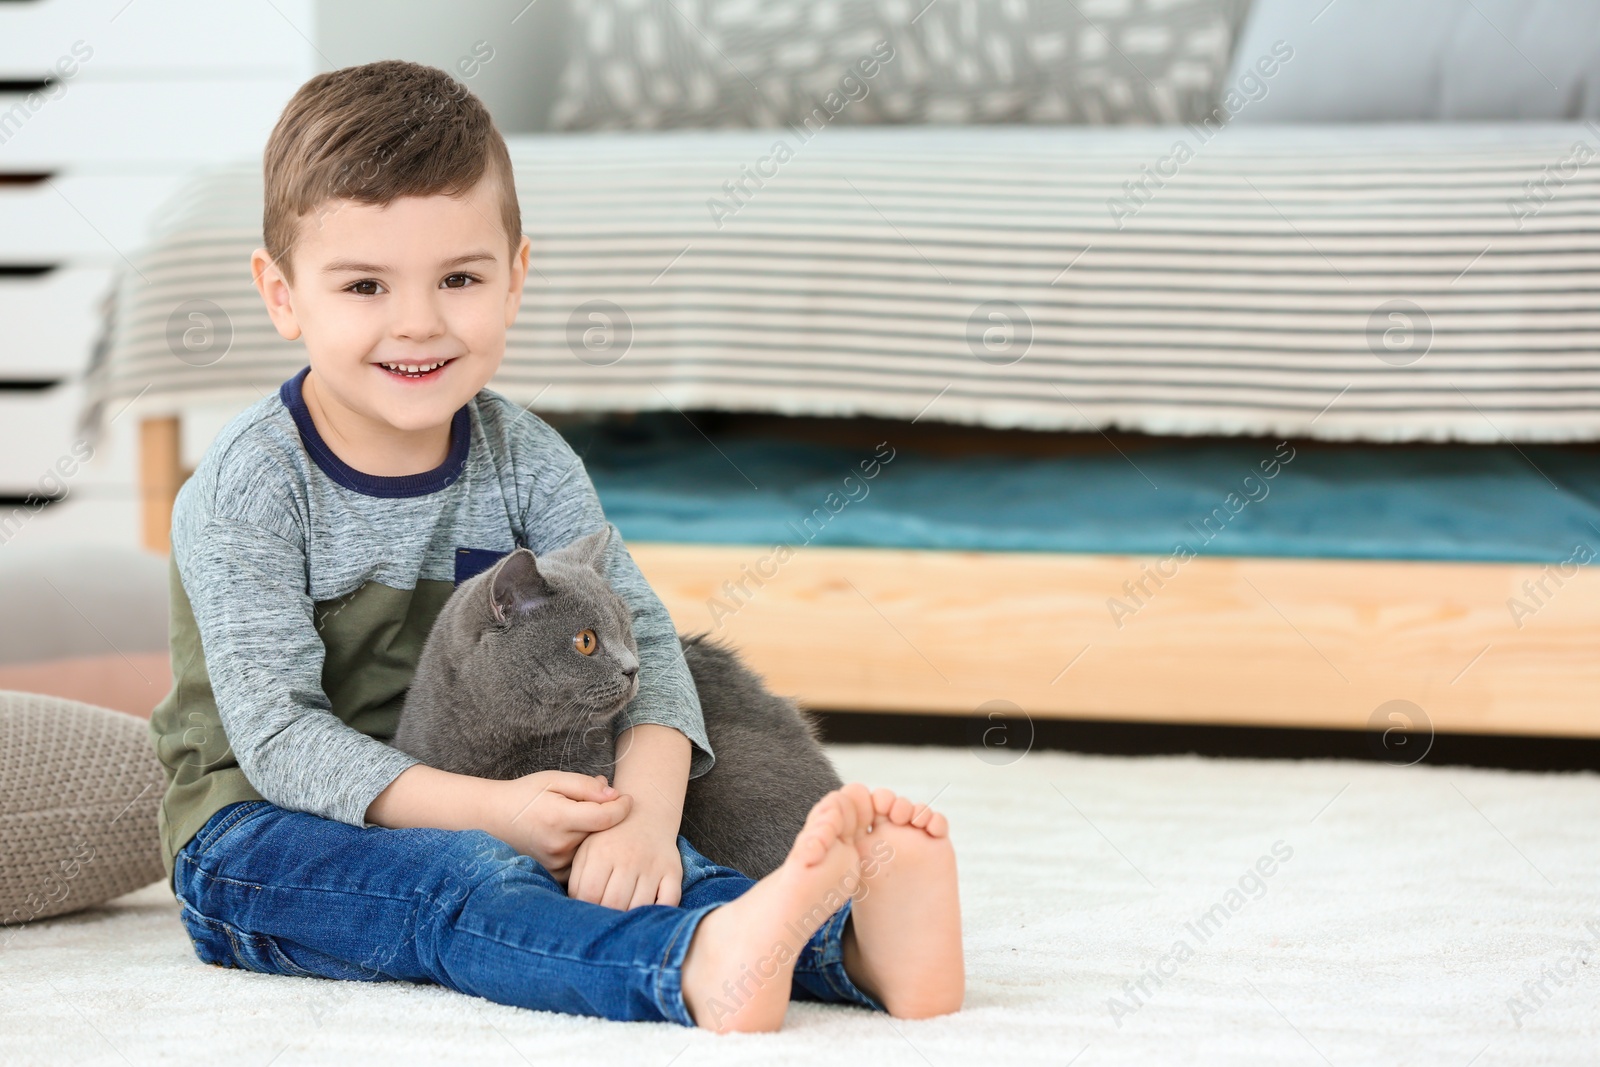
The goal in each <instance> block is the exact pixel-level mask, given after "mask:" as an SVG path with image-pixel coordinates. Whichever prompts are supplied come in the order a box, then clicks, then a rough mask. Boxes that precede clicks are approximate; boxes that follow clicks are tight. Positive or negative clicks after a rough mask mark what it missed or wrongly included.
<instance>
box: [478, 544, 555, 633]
mask: <svg viewBox="0 0 1600 1067" xmlns="http://www.w3.org/2000/svg"><path fill="white" fill-rule="evenodd" d="M550 595H551V589H550V585H549V583H547V582H546V581H545V580H544V575H542V574H540V573H539V567H538V564H537V562H536V561H535V560H534V558H533V552H532V551H531V550H529V549H526V548H517V549H513V550H512V551H511V552H509V553H507V554H506V555H505V557H504V558H503V559H501V560H500V562H498V563H496V564H495V567H494V572H493V573H492V574H490V575H489V613H490V614H491V615H493V616H494V621H495V622H497V623H504V622H505V621H506V619H508V618H510V617H511V616H512V615H526V614H528V613H529V612H531V611H533V610H534V609H536V608H538V607H539V605H540V604H542V603H544V602H545V600H547V599H549V597H550Z"/></svg>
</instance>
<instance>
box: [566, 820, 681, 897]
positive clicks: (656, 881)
mask: <svg viewBox="0 0 1600 1067" xmlns="http://www.w3.org/2000/svg"><path fill="white" fill-rule="evenodd" d="M660 815H661V813H660V811H659V809H646V808H635V809H634V811H633V813H632V814H631V815H629V816H628V817H627V818H626V819H623V820H622V822H620V823H618V824H617V825H615V826H613V827H611V828H610V829H609V830H597V831H595V832H594V833H592V834H590V835H589V836H588V837H586V838H584V840H583V842H582V843H581V844H580V845H578V848H577V851H576V853H575V854H574V855H573V858H572V872H571V878H570V880H569V881H568V882H567V895H568V896H569V897H572V898H573V899H574V900H587V901H589V902H590V903H592V904H604V905H605V906H606V907H608V908H617V909H619V910H621V911H626V910H628V909H629V908H637V907H639V906H640V905H643V904H669V905H676V904H677V903H678V902H679V900H680V899H681V897H682V894H683V860H682V858H681V857H680V856H679V855H678V827H677V825H676V824H671V825H668V824H667V822H666V820H665V819H664V818H662V817H660Z"/></svg>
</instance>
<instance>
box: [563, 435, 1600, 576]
mask: <svg viewBox="0 0 1600 1067" xmlns="http://www.w3.org/2000/svg"><path fill="white" fill-rule="evenodd" d="M780 425H781V424H780ZM703 431H704V432H703ZM563 433H564V434H565V435H566V436H567V438H568V439H569V440H570V441H571V442H572V444H573V447H574V449H575V450H576V451H578V452H579V453H580V454H581V455H582V456H583V459H584V466H585V468H586V469H587V471H588V473H589V476H590V478H591V479H592V480H593V481H594V484H595V489H596V491H597V492H598V493H599V494H600V501H601V504H602V506H603V507H604V508H605V511H606V515H607V517H608V518H609V519H610V520H611V521H612V522H614V523H615V524H616V525H617V528H618V529H619V530H620V531H621V532H622V535H623V536H624V537H625V538H627V539H628V540H629V541H637V542H647V541H648V542H669V543H686V544H744V545H757V546H762V547H763V548H771V547H773V546H780V545H786V546H788V547H789V548H790V549H792V550H800V549H802V548H804V547H806V546H810V545H819V546H820V545H827V546H835V547H845V546H861V547H873V548H911V549H933V550H944V551H983V552H995V551H1009V552H1070V553H1092V554H1129V555H1140V556H1157V557H1163V558H1165V557H1176V560H1177V561H1178V562H1182V561H1183V560H1185V559H1187V558H1189V557H1191V556H1253V557H1287V558H1323V559H1376V560H1436V561H1457V562H1504V563H1536V564H1565V565H1567V566H1566V570H1567V572H1571V571H1572V570H1573V568H1575V567H1578V566H1583V565H1586V564H1588V563H1589V562H1591V561H1593V560H1594V559H1596V558H1600V449H1597V448H1595V447H1593V446H1583V445H1567V446H1549V445H1547V446H1531V447H1527V448H1519V447H1516V446H1511V445H1479V446H1467V445H1433V444H1424V445H1404V446H1394V445H1374V444H1346V443H1335V442H1318V441H1296V442H1283V443H1280V442H1274V441H1270V440H1265V439H1254V440H1230V439H1205V440H1201V441H1184V440H1178V439H1172V438H1166V439H1162V438H1152V439H1149V440H1148V441H1146V442H1144V443H1142V444H1141V443H1140V442H1139V441H1138V439H1134V438H1124V439H1123V440H1121V441H1120V442H1118V443H1116V444H1111V443H1109V442H1106V441H1104V440H1102V439H1101V438H1098V437H1095V438H1093V439H1092V440H1090V441H1086V442H1078V443H1077V445H1076V446H1075V447H1074V448H1073V449H1072V451H1071V453H1070V454H1063V455H1020V454H1009V455H1008V454H1003V453H1001V452H998V451H995V452H986V453H969V454H963V455H959V456H952V455H949V454H941V453H948V452H949V451H950V450H949V449H942V450H940V451H938V452H936V451H934V450H931V449H929V448H927V447H919V446H918V445H916V444H907V443H906V442H905V441H903V440H901V441H896V440H895V439H893V435H891V439H890V440H887V441H883V442H881V443H869V444H843V443H836V444H828V443H818V442H815V441H805V440H802V439H801V438H800V437H798V436H797V435H795V434H793V433H788V432H784V431H781V430H778V429H776V428H774V429H771V430H763V431H757V432H738V433H730V432H719V431H718V430H717V429H715V428H714V427H712V426H710V425H709V424H701V425H699V426H698V427H697V426H692V425H690V424H689V423H688V422H687V421H685V420H684V419H683V418H682V417H681V416H679V415H676V414H673V413H652V414H649V415H644V416H640V417H639V418H638V419H636V420H633V421H631V422H629V423H626V424H622V423H619V422H617V421H614V420H592V421H586V422H585V423H583V424H579V425H571V426H567V427H564V428H563ZM1096 446H1098V447H1096Z"/></svg>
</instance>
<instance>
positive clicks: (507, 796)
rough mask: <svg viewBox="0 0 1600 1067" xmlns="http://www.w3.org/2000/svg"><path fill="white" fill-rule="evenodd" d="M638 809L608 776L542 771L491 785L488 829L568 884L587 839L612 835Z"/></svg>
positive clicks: (487, 802)
mask: <svg viewBox="0 0 1600 1067" xmlns="http://www.w3.org/2000/svg"><path fill="white" fill-rule="evenodd" d="M632 810H633V798H632V797H629V796H625V795H622V794H619V793H618V792H617V791H616V790H615V789H614V788H612V786H611V785H610V784H609V783H607V782H606V779H605V775H602V774H597V775H594V776H592V777H591V776H589V775H584V774H572V773H569V772H567V771H539V772H537V773H534V774H528V775H524V776H522V777H521V778H513V779H510V780H509V781H493V782H488V783H487V799H486V800H485V808H484V818H483V828H484V829H485V830H487V831H488V832H489V833H491V834H493V835H494V836H495V837H498V838H499V839H500V840H502V841H504V842H505V843H506V844H508V845H510V846H511V847H512V848H514V849H516V850H517V851H518V852H522V853H525V854H526V855H529V856H532V857H533V858H534V860H536V861H537V862H538V863H539V864H540V866H542V867H544V869H545V870H547V871H549V872H550V876H551V877H552V878H554V879H555V880H556V881H557V882H559V883H561V884H562V885H566V884H567V878H568V875H569V872H570V868H571V866H572V861H573V856H574V854H575V853H576V852H577V850H578V848H579V846H580V845H582V844H583V842H584V839H585V838H587V837H588V836H589V835H591V834H594V833H599V832H602V831H609V830H610V829H611V828H612V827H614V826H616V825H617V824H619V823H621V822H622V821H623V820H625V819H626V818H627V817H628V813H629V812H630V811H632ZM673 855H674V858H676V855H677V853H676V850H674V853H673Z"/></svg>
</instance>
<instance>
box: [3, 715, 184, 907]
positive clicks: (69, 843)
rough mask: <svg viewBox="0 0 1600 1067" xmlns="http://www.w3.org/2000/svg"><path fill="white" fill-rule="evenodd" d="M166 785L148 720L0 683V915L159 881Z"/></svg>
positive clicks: (97, 898) (87, 900) (90, 900)
mask: <svg viewBox="0 0 1600 1067" xmlns="http://www.w3.org/2000/svg"><path fill="white" fill-rule="evenodd" d="M164 785H165V783H164V779H163V777H162V772H161V764H160V762H159V761H158V760H157V759H156V755H155V749H154V747H153V746H152V745H151V743H150V724H149V722H148V721H146V720H144V719H140V718H137V717H135V716H132V715H125V714H123V713H122V712H120V711H111V710H110V709H108V708H99V707H95V706H94V705H93V704H83V703H79V702H78V701H76V700H65V699H63V698H61V697H50V696H40V695H38V694H36V693H19V692H16V691H14V690H0V924H3V923H18V922H27V921H28V920H30V919H43V918H47V917H49V916H52V915H61V914H64V913H66V912H69V911H76V910H78V909H79V908H87V907H89V906H91V905H94V904H99V903H101V902H103V901H107V900H110V899H111V898H112V897H118V896H121V895H122V894H124V893H127V892H131V891H132V890H135V889H138V888H140V887H142V886H147V885H149V884H150V883H151V882H156V881H160V880H161V878H162V876H163V874H164V872H163V869H162V866H161V846H160V842H159V841H158V839H157V837H156V811H157V809H158V808H159V807H160V805H161V795H162V792H163V790H164Z"/></svg>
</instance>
